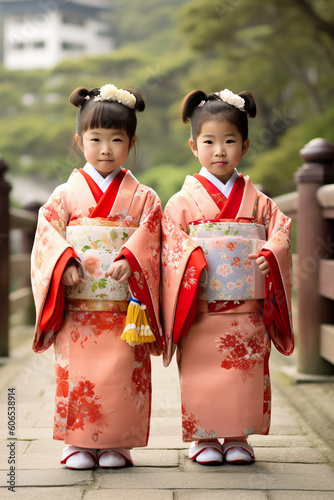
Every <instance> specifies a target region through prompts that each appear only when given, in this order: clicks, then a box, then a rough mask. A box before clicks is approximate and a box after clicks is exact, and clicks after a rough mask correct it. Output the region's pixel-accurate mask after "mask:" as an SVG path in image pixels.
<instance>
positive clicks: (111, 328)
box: [69, 311, 124, 348]
mask: <svg viewBox="0 0 334 500" xmlns="http://www.w3.org/2000/svg"><path fill="white" fill-rule="evenodd" d="M72 318H73V322H72V323H71V324H70V325H69V329H70V332H71V333H70V336H71V340H72V341H73V342H77V341H78V340H79V339H80V338H81V340H80V342H81V347H82V348H85V343H86V342H87V341H88V340H89V339H92V338H98V337H99V336H100V335H102V334H104V333H106V334H111V333H114V334H116V332H118V333H117V335H119V336H120V335H121V333H122V328H123V324H124V314H121V313H114V314H109V313H107V312H102V311H101V312H100V311H98V312H88V313H87V312H81V311H79V312H77V311H73V313H72Z"/></svg>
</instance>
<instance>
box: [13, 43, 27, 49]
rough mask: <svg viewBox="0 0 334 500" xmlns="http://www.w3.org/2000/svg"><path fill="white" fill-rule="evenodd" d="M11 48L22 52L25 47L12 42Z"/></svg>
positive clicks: (22, 44)
mask: <svg viewBox="0 0 334 500" xmlns="http://www.w3.org/2000/svg"><path fill="white" fill-rule="evenodd" d="M12 47H13V49H14V50H23V49H24V47H25V45H24V43H23V42H14V43H13V45H12Z"/></svg>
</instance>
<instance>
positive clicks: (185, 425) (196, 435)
mask: <svg viewBox="0 0 334 500" xmlns="http://www.w3.org/2000/svg"><path fill="white" fill-rule="evenodd" d="M213 438H217V434H216V433H215V432H214V431H209V432H208V431H206V430H205V429H202V428H201V427H200V426H199V423H198V421H197V420H196V417H195V416H194V415H193V414H192V413H191V412H189V411H187V409H186V408H185V406H184V405H182V439H183V441H192V440H194V439H213Z"/></svg>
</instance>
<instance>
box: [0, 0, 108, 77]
mask: <svg viewBox="0 0 334 500" xmlns="http://www.w3.org/2000/svg"><path fill="white" fill-rule="evenodd" d="M108 10H110V3H109V2H106V1H104V0H35V1H34V0H0V14H1V20H2V23H3V37H4V39H3V64H4V66H5V67H6V68H8V69H23V70H28V69H45V68H52V67H53V66H55V65H56V64H58V63H59V62H60V61H62V60H63V59H67V58H75V57H81V56H83V55H90V54H103V53H107V52H110V51H111V50H112V48H113V40H112V37H111V33H110V27H109V26H108V25H107V24H105V23H103V22H102V20H101V18H103V13H104V12H106V11H108Z"/></svg>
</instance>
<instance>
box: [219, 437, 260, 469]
mask: <svg viewBox="0 0 334 500" xmlns="http://www.w3.org/2000/svg"><path fill="white" fill-rule="evenodd" d="M223 453H224V456H225V461H226V463H228V464H249V463H250V462H252V461H253V460H255V455H254V450H253V447H252V446H251V444H250V443H249V441H247V442H245V441H229V442H227V443H224V444H223Z"/></svg>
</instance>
